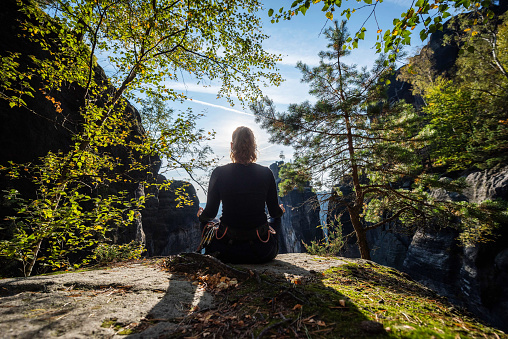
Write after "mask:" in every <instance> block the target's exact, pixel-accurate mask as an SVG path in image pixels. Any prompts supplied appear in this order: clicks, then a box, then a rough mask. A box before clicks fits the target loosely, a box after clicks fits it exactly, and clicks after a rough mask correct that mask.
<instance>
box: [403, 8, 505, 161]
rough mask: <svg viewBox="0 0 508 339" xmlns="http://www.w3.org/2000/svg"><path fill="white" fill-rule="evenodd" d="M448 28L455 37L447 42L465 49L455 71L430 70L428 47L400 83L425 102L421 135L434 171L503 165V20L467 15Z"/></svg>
mask: <svg viewBox="0 0 508 339" xmlns="http://www.w3.org/2000/svg"><path fill="white" fill-rule="evenodd" d="M452 24H453V25H454V26H455V27H456V32H457V34H456V35H455V38H454V40H453V41H448V43H456V44H459V45H464V46H466V47H467V46H468V47H467V48H464V49H462V53H461V54H460V55H459V57H458V58H457V61H456V72H455V73H452V74H450V75H445V74H436V73H435V71H434V72H432V71H430V70H431V69H432V65H433V63H434V56H433V54H432V52H431V51H430V50H429V49H427V48H426V49H424V50H423V51H422V53H420V54H419V55H417V56H415V57H413V58H411V59H410V64H409V65H408V66H406V67H404V69H403V70H402V74H401V76H400V78H401V80H404V81H408V82H410V83H411V84H412V86H413V92H414V93H416V94H420V95H422V96H423V98H424V102H425V106H424V107H423V108H422V112H423V114H424V118H423V120H424V121H423V124H422V128H421V133H422V135H423V134H426V135H427V136H429V140H430V141H431V142H430V148H429V152H430V157H431V159H432V163H433V165H434V166H443V167H445V168H447V169H451V170H455V169H465V168H469V167H472V166H476V167H479V168H487V167H493V166H495V165H496V164H498V163H504V162H506V161H507V158H506V154H507V147H508V144H507V137H506V136H507V135H508V130H507V124H506V120H508V111H507V110H506V107H505V102H506V100H507V99H508V98H507V96H506V93H507V89H508V77H507V75H506V68H507V67H508V64H507V63H506V62H507V60H506V57H505V55H506V54H505V53H506V50H503V47H502V46H505V45H506V44H507V43H508V42H507V41H506V39H507V37H506V31H507V24H506V15H505V16H504V17H501V18H496V20H493V19H491V20H487V19H486V18H484V17H482V16H481V15H480V14H476V15H475V14H470V15H468V16H459V17H457V18H454V19H453V22H452ZM448 40H450V39H448ZM425 79H427V80H425Z"/></svg>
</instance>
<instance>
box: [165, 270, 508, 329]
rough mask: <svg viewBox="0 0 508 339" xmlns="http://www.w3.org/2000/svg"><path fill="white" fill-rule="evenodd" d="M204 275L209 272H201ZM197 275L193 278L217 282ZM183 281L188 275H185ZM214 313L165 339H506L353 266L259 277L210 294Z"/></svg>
mask: <svg viewBox="0 0 508 339" xmlns="http://www.w3.org/2000/svg"><path fill="white" fill-rule="evenodd" d="M207 268H208V269H210V267H207ZM216 271H217V270H216V269H215V270H213V272H208V271H207V272H205V271H198V272H197V273H196V274H195V275H194V279H195V278H196V277H197V276H199V275H200V274H212V273H213V274H216V273H217V272H216ZM188 276H189V275H188ZM209 291H210V292H212V293H215V294H216V300H217V304H216V305H217V306H216V307H215V308H213V309H204V310H199V309H195V310H194V312H192V313H190V314H189V315H188V316H186V317H184V318H182V319H179V321H180V322H179V327H178V329H177V331H176V332H174V333H172V334H171V335H170V337H171V338H184V337H196V338H201V337H208V336H209V335H212V334H213V335H212V337H213V336H215V337H235V338H265V337H266V338H269V337H274V336H275V337H277V338H295V337H296V338H387V337H389V338H485V337H487V338H508V336H507V335H505V334H504V333H503V332H501V331H499V330H496V329H494V328H491V327H488V326H486V325H485V324H483V323H482V322H480V321H479V320H477V319H475V318H474V317H473V316H471V315H470V314H468V313H467V312H465V311H463V310H459V309H457V308H455V307H453V306H452V305H451V304H450V303H448V302H447V301H446V299H444V298H441V297H439V296H438V295H437V294H435V293H434V292H433V291H431V290H429V289H428V288H426V287H424V286H422V285H420V284H418V283H416V282H414V281H412V280H411V279H410V278H409V277H408V276H407V275H405V274H403V273H401V272H398V271H396V270H394V269H391V268H387V267H384V266H380V265H376V264H373V263H371V262H366V261H359V262H351V263H350V264H347V265H344V266H341V267H337V268H332V269H330V270H328V271H326V272H324V273H315V274H313V275H311V276H306V277H298V276H290V275H286V276H278V275H272V274H265V275H258V274H256V273H254V272H252V273H251V276H250V278H247V279H243V280H240V281H239V284H238V285H237V286H236V287H231V288H228V289H226V290H215V291H214V290H213V289H209Z"/></svg>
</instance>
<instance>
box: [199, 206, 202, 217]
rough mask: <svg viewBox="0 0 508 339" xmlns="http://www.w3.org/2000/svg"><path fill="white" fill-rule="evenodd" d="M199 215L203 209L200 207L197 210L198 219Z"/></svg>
mask: <svg viewBox="0 0 508 339" xmlns="http://www.w3.org/2000/svg"><path fill="white" fill-rule="evenodd" d="M201 213H203V207H200V208H199V209H198V218H199V216H200V215H201Z"/></svg>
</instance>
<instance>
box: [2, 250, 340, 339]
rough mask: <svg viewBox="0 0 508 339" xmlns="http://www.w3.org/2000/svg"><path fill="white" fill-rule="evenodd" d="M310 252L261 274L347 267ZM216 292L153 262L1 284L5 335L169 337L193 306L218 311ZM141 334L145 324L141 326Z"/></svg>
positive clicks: (262, 268) (280, 260) (286, 257)
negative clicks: (133, 331)
mask: <svg viewBox="0 0 508 339" xmlns="http://www.w3.org/2000/svg"><path fill="white" fill-rule="evenodd" d="M345 263H346V261H344V260H341V259H336V258H334V259H331V258H325V257H316V256H311V255H308V254H304V253H292V254H282V255H279V256H277V258H276V259H275V260H273V261H272V262H270V263H267V264H262V265H238V266H240V267H245V268H248V269H251V270H256V271H257V272H259V273H264V272H267V271H268V272H271V273H275V274H284V275H286V276H288V275H289V276H305V275H310V274H313V273H314V272H320V271H324V270H326V269H329V268H331V267H334V266H340V265H342V264H345ZM213 304H214V299H213V295H212V294H210V293H208V292H207V291H206V290H205V289H204V288H202V287H200V286H198V285H195V284H193V283H192V282H190V281H187V280H185V279H184V278H183V277H182V276H179V275H175V274H171V273H169V272H166V271H163V270H161V269H160V268H158V267H156V266H155V265H154V262H153V261H146V262H141V263H131V264H125V265H122V266H119V267H114V268H108V269H101V270H93V271H86V272H73V273H66V274H59V275H50V276H36V277H30V278H15V279H1V280H0V333H1V335H0V337H2V338H50V337H58V338H112V337H123V338H125V335H122V333H121V332H122V331H124V330H125V329H129V328H134V327H136V326H139V324H140V323H142V322H143V323H144V324H146V323H148V322H147V319H150V320H153V322H154V323H155V325H151V326H147V328H146V329H144V330H142V331H141V332H139V333H136V334H131V335H129V336H128V337H129V338H153V337H158V336H159V335H161V334H163V333H164V334H166V335H167V334H168V333H171V332H173V331H174V329H176V327H177V326H178V322H179V319H181V318H182V317H185V316H186V315H187V314H189V312H190V311H191V310H193V309H205V308H209V307H213ZM138 330H139V327H138Z"/></svg>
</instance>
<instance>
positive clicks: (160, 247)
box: [142, 175, 201, 256]
mask: <svg viewBox="0 0 508 339" xmlns="http://www.w3.org/2000/svg"><path fill="white" fill-rule="evenodd" d="M157 181H158V183H159V184H162V183H164V182H166V181H167V180H166V178H165V177H164V176H162V175H159V176H158V177H157ZM182 187H183V189H184V191H185V192H186V193H187V194H188V195H189V198H190V199H191V200H192V205H191V206H183V207H177V204H178V202H177V200H176V198H177V194H176V191H177V190H178V189H181V188H182ZM148 191H149V193H150V194H152V196H151V197H149V198H148V199H147V201H146V207H145V209H144V210H143V212H142V215H143V229H144V231H145V234H146V248H147V251H148V255H149V256H166V255H170V254H178V253H181V252H192V251H195V250H196V248H197V247H198V245H199V242H200V240H201V231H200V227H199V220H198V217H197V216H196V215H197V212H198V208H199V199H198V198H197V197H196V190H195V189H194V187H193V186H192V185H191V184H190V183H187V182H184V181H173V182H172V183H171V186H170V187H169V188H168V189H164V190H160V191H159V190H158V189H157V188H151V189H149V190H148Z"/></svg>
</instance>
